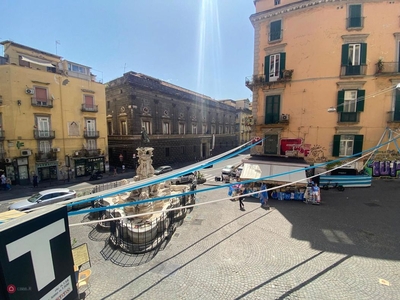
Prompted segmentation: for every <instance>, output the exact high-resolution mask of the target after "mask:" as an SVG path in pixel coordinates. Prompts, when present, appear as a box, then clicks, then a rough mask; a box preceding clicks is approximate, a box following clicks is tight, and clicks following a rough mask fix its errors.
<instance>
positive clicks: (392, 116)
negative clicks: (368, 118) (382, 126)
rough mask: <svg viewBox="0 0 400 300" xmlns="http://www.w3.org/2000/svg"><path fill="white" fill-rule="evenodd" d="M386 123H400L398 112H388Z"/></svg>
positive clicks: (399, 113)
mask: <svg viewBox="0 0 400 300" xmlns="http://www.w3.org/2000/svg"><path fill="white" fill-rule="evenodd" d="M387 122H400V111H388V112H387Z"/></svg>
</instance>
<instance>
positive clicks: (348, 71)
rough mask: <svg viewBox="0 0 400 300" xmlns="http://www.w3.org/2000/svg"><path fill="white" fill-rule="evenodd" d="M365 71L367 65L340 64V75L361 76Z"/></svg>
mask: <svg viewBox="0 0 400 300" xmlns="http://www.w3.org/2000/svg"><path fill="white" fill-rule="evenodd" d="M366 73H367V65H356V66H347V65H342V67H341V70H340V76H362V75H365V74H366Z"/></svg>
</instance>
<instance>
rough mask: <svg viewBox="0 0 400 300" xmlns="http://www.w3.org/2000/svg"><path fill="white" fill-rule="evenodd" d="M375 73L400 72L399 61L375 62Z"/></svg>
mask: <svg viewBox="0 0 400 300" xmlns="http://www.w3.org/2000/svg"><path fill="white" fill-rule="evenodd" d="M375 66H376V70H375V74H396V73H400V62H380V63H376V64H375Z"/></svg>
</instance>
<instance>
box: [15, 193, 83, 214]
mask: <svg viewBox="0 0 400 300" xmlns="http://www.w3.org/2000/svg"><path fill="white" fill-rule="evenodd" d="M75 197H76V192H75V191H74V190H70V189H67V188H59V189H50V190H44V191H41V192H39V193H36V194H33V195H32V196H30V197H29V198H28V199H25V200H22V201H18V202H15V203H13V204H11V205H10V206H9V207H8V210H12V209H15V210H20V211H22V210H27V209H32V208H36V207H41V206H45V205H49V204H53V203H57V202H62V201H65V200H71V199H74V198H75Z"/></svg>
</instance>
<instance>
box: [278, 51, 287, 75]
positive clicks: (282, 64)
mask: <svg viewBox="0 0 400 300" xmlns="http://www.w3.org/2000/svg"><path fill="white" fill-rule="evenodd" d="M279 67H280V76H279V77H280V78H283V70H285V68H286V53H285V52H281V53H280V66H279Z"/></svg>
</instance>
